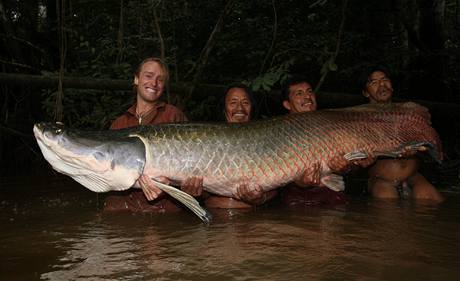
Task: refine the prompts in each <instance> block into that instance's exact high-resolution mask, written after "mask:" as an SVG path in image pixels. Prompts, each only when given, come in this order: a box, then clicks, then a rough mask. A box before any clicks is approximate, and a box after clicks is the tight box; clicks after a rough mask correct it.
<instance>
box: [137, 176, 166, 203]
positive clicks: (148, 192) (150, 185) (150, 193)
mask: <svg viewBox="0 0 460 281" xmlns="http://www.w3.org/2000/svg"><path fill="white" fill-rule="evenodd" d="M156 180H157V181H159V182H162V183H164V184H168V185H169V184H170V181H169V179H168V178H166V177H158V178H156ZM137 182H138V184H139V186H140V187H141V188H142V191H143V192H144V195H145V197H146V198H147V200H149V201H152V200H155V199H156V198H158V197H159V196H160V195H161V194H162V193H163V191H161V189H159V188H158V187H156V185H155V182H154V181H153V180H152V179H151V178H150V177H149V176H147V175H141V176H140V177H139V179H138V180H137Z"/></svg>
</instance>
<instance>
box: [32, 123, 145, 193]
mask: <svg viewBox="0 0 460 281" xmlns="http://www.w3.org/2000/svg"><path fill="white" fill-rule="evenodd" d="M33 131H34V135H35V138H36V139H37V143H38V146H39V147H40V150H41V152H42V154H43V157H44V158H45V159H46V160H47V161H48V163H50V164H51V166H52V167H53V169H54V170H56V171H58V172H60V173H63V174H65V175H68V176H70V177H72V178H73V179H74V180H76V181H77V182H79V183H81V184H82V185H84V186H85V187H87V188H88V189H90V190H92V191H95V192H105V191H110V190H125V189H127V188H129V187H131V186H132V185H133V184H134V182H135V181H136V180H137V178H139V176H140V175H141V173H142V171H143V169H144V165H145V147H144V145H143V143H142V142H141V141H140V140H139V139H138V138H132V137H128V136H127V135H120V132H118V133H117V132H115V131H114V132H112V131H109V132H108V134H107V136H106V137H104V138H101V137H100V135H99V134H98V133H97V132H94V131H93V132H91V131H83V130H76V129H67V128H65V127H64V125H63V124H62V123H61V124H59V123H58V124H55V123H38V124H35V125H34V128H33ZM117 147H118V149H117Z"/></svg>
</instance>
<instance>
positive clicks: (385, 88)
mask: <svg viewBox="0 0 460 281" xmlns="http://www.w3.org/2000/svg"><path fill="white" fill-rule="evenodd" d="M363 95H364V96H365V97H367V98H369V103H389V102H391V97H392V96H393V86H392V85H391V80H390V78H388V77H387V76H386V75H385V73H383V72H382V71H374V72H372V73H371V75H369V79H368V82H367V84H366V88H365V89H364V90H363Z"/></svg>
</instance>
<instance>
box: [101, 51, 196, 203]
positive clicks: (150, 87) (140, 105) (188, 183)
mask: <svg viewBox="0 0 460 281" xmlns="http://www.w3.org/2000/svg"><path fill="white" fill-rule="evenodd" d="M168 78H169V74H168V68H167V66H166V64H165V63H163V61H162V60H160V59H158V58H146V59H145V60H143V61H142V62H141V63H140V64H139V66H138V68H137V69H136V72H135V74H134V81H133V85H134V91H135V93H136V103H135V104H133V105H132V106H131V107H130V108H129V109H128V110H127V111H126V112H125V113H123V114H122V115H121V116H120V117H118V118H117V119H116V120H115V121H114V122H113V123H112V125H111V126H110V129H122V128H128V127H134V126H138V125H153V124H162V123H176V122H185V121H187V118H186V117H185V114H184V113H183V112H182V111H181V110H179V109H178V108H177V107H175V106H173V105H170V104H167V103H166V102H164V101H162V100H161V96H162V94H163V92H164V89H165V85H166V84H167V83H168ZM157 180H158V181H160V182H163V183H165V184H171V182H170V180H169V179H167V178H165V177H160V178H158V179H157ZM136 186H138V187H140V188H141V189H142V191H140V190H136V189H132V188H131V189H128V190H126V191H124V192H117V193H116V194H113V195H110V196H108V197H107V199H106V201H105V206H104V211H120V210H127V211H131V212H164V211H165V210H177V209H179V207H177V206H176V205H175V203H174V200H171V198H168V196H166V195H165V194H164V193H163V192H162V191H161V190H160V189H159V188H157V187H156V186H155V183H154V182H153V181H152V179H150V178H149V177H147V176H145V175H142V176H141V177H140V178H139V179H138V181H137V184H136ZM181 189H182V190H183V191H185V192H187V193H189V194H190V195H192V196H200V195H201V192H202V189H203V179H202V178H198V177H192V178H188V179H186V180H185V181H184V182H182V183H181ZM149 201H151V202H149Z"/></svg>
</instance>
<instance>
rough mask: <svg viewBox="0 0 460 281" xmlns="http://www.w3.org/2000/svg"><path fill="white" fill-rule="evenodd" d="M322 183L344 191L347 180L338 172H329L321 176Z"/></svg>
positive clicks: (330, 187)
mask: <svg viewBox="0 0 460 281" xmlns="http://www.w3.org/2000/svg"><path fill="white" fill-rule="evenodd" d="M321 183H322V184H324V185H325V186H327V187H328V188H329V189H332V190H334V191H343V190H344V189H345V182H344V181H343V177H342V176H340V175H336V174H328V175H326V176H322V177H321Z"/></svg>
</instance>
